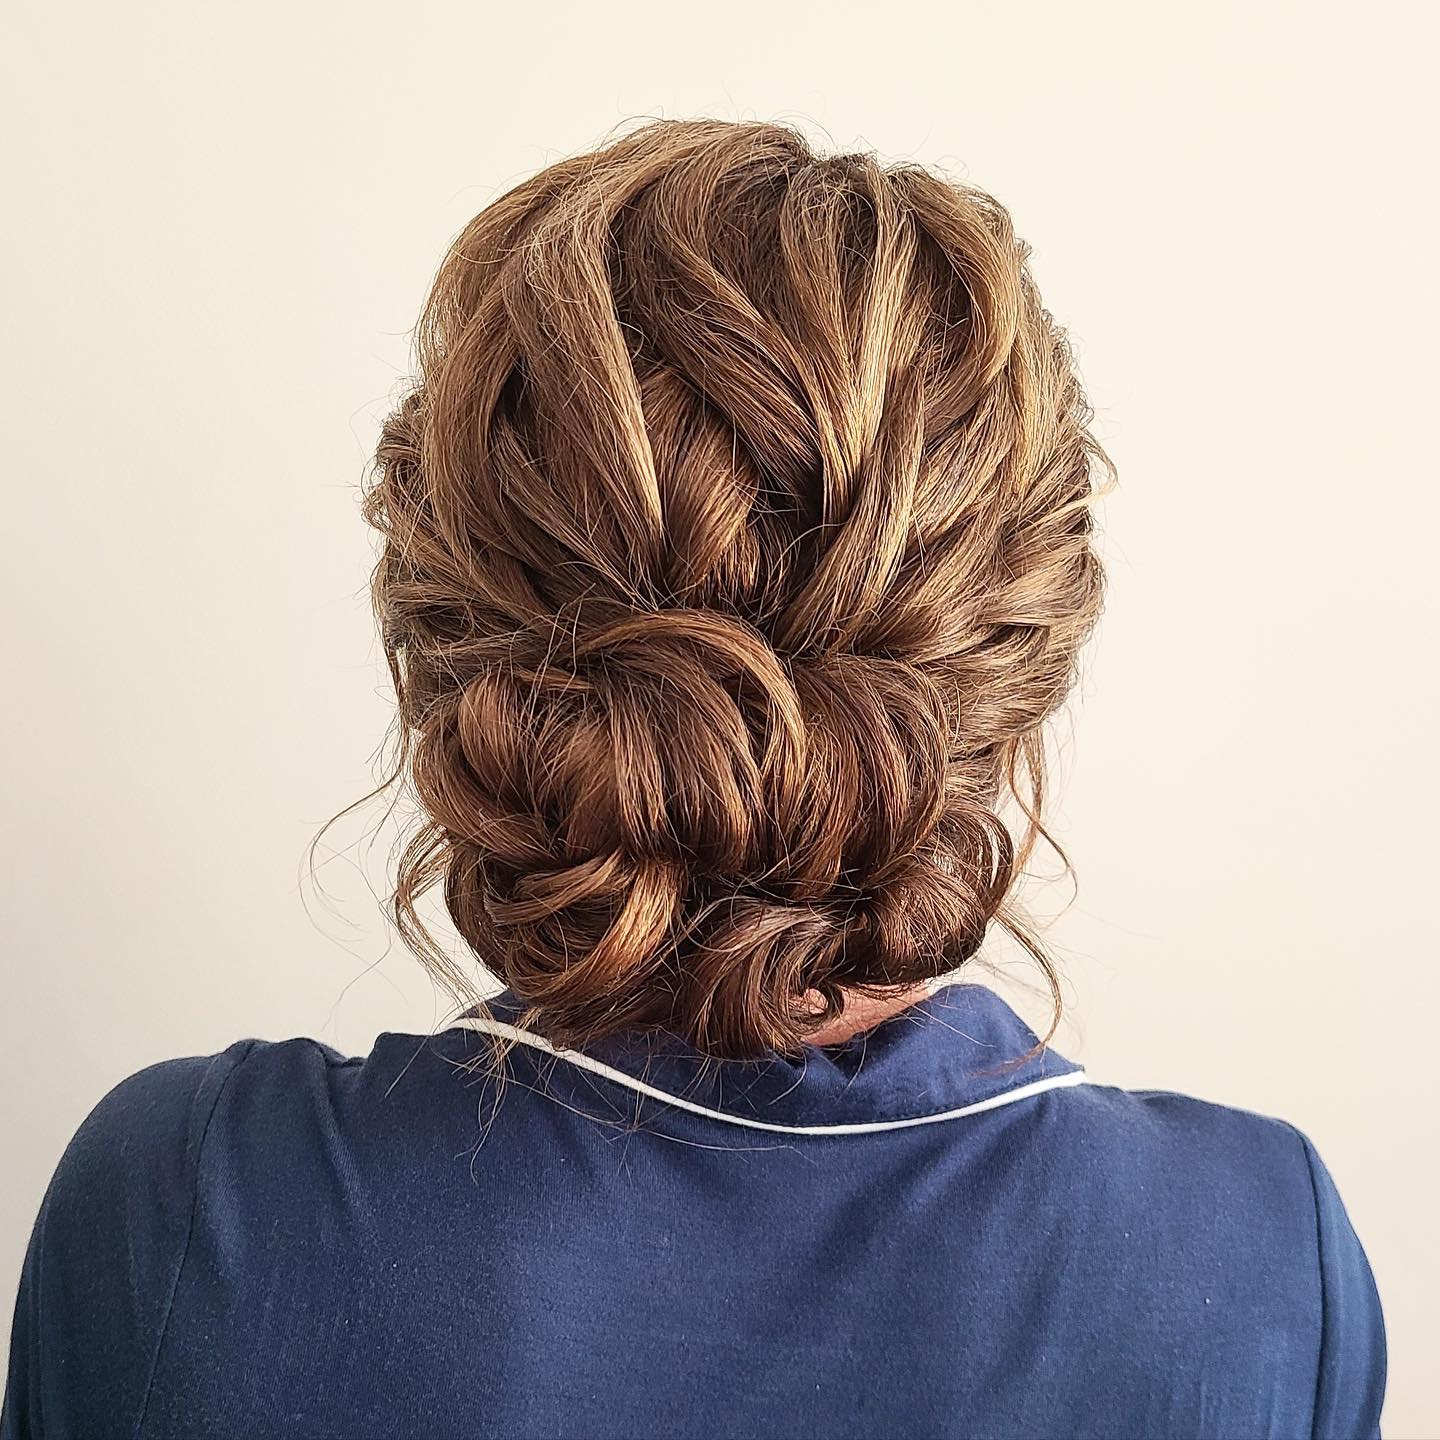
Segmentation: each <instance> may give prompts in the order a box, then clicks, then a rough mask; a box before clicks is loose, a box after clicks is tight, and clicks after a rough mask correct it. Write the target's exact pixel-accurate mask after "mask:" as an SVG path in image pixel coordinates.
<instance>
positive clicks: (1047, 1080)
mask: <svg viewBox="0 0 1440 1440" xmlns="http://www.w3.org/2000/svg"><path fill="white" fill-rule="evenodd" d="M486 1003H487V1009H488V1012H489V1013H488V1014H477V1013H474V1012H472V1013H470V1014H468V1015H465V1016H462V1017H461V1018H460V1019H459V1020H458V1021H456V1022H455V1023H454V1025H453V1026H452V1027H451V1028H453V1029H461V1030H471V1031H479V1032H481V1033H483V1034H488V1035H492V1036H496V1037H503V1038H504V1039H506V1040H509V1041H512V1042H514V1044H515V1046H516V1049H517V1050H521V1051H522V1053H524V1052H529V1054H530V1057H531V1058H532V1059H534V1060H536V1061H544V1062H545V1063H546V1064H547V1065H549V1067H550V1070H549V1074H550V1075H552V1076H553V1075H554V1072H555V1069H557V1068H560V1067H555V1066H554V1064H553V1061H548V1060H546V1057H557V1058H558V1059H559V1060H560V1061H563V1062H565V1063H564V1068H565V1069H567V1070H569V1071H570V1072H571V1074H570V1076H569V1078H570V1079H571V1080H573V1081H580V1080H584V1081H586V1082H587V1083H588V1085H589V1088H591V1089H592V1090H593V1089H595V1088H596V1087H597V1086H598V1087H599V1088H602V1089H606V1090H614V1091H618V1092H619V1094H620V1095H622V1096H623V1094H624V1092H625V1091H629V1092H631V1093H630V1097H629V1098H630V1099H632V1100H633V1099H637V1097H649V1099H650V1100H651V1101H659V1102H660V1103H661V1104H662V1105H669V1106H674V1107H676V1108H677V1109H680V1110H685V1111H689V1112H691V1113H697V1114H701V1115H704V1116H707V1117H708V1118H710V1119H712V1120H717V1121H722V1122H727V1123H729V1124H732V1125H739V1126H744V1127H747V1128H750V1129H754V1130H769V1131H779V1132H782V1133H792V1134H793V1133H799V1134H820V1135H826V1134H865V1133H869V1132H872V1131H877V1130H893V1129H900V1128H904V1127H908V1126H913V1125H926V1124H931V1123H934V1122H937V1121H944V1120H953V1119H958V1118H960V1117H962V1116H965V1115H970V1114H975V1113H978V1112H980V1111H984V1110H991V1109H994V1108H996V1107H997V1106H1000V1105H1007V1104H1011V1103H1013V1102H1015V1101H1020V1100H1025V1099H1027V1098H1029V1097H1030V1096H1032V1095H1035V1094H1038V1093H1041V1092H1043V1091H1046V1090H1051V1089H1055V1088H1057V1087H1061V1086H1068V1085H1078V1084H1082V1083H1084V1081H1085V1079H1086V1075H1085V1071H1084V1069H1083V1067H1081V1066H1080V1065H1078V1064H1076V1063H1075V1062H1074V1061H1072V1060H1068V1059H1066V1058H1065V1057H1064V1056H1063V1055H1060V1054H1058V1053H1057V1052H1056V1051H1054V1050H1051V1049H1049V1048H1045V1049H1041V1050H1039V1051H1038V1052H1037V1053H1035V1054H1033V1055H1029V1058H1025V1057H1026V1055H1027V1052H1029V1051H1030V1050H1031V1049H1032V1048H1033V1047H1034V1046H1036V1045H1037V1044H1038V1037H1037V1036H1036V1034H1035V1032H1034V1031H1033V1030H1032V1029H1031V1028H1030V1027H1029V1026H1028V1025H1027V1024H1026V1023H1025V1022H1024V1021H1023V1020H1022V1019H1021V1018H1020V1017H1019V1016H1018V1015H1017V1014H1016V1013H1015V1011H1014V1010H1012V1009H1011V1007H1010V1006H1009V1005H1008V1004H1007V1003H1006V1002H1005V1001H1004V1000H1003V999H1002V998H1001V997H1000V996H999V995H998V994H996V993H995V992H994V991H993V990H990V989H988V988H986V987H985V986H983V985H976V984H970V983H961V982H956V983H951V984H947V985H944V986H942V987H941V988H939V989H937V990H935V991H932V992H931V994H930V995H928V996H927V997H926V998H925V999H924V1000H922V1001H920V1002H919V1003H918V1004H916V1005H912V1006H911V1007H910V1008H909V1009H908V1010H904V1011H901V1012H900V1013H899V1014H898V1015H893V1016H891V1017H890V1018H889V1019H887V1020H884V1021H882V1022H881V1023H880V1024H879V1025H877V1026H874V1027H873V1028H871V1029H869V1030H866V1031H863V1032H862V1033H861V1034H859V1035H855V1036H852V1037H851V1038H850V1039H848V1040H845V1041H842V1042H841V1043H840V1044H838V1045H827V1046H824V1047H820V1046H813V1045H812V1046H807V1047H806V1049H805V1053H804V1055H803V1056H801V1057H798V1058H794V1059H792V1058H790V1057H788V1056H784V1055H779V1054H772V1055H769V1056H765V1057H762V1058H760V1059H757V1060H714V1059H707V1057H706V1056H704V1055H703V1054H701V1053H700V1052H699V1051H697V1050H695V1049H693V1048H692V1047H691V1046H690V1045H688V1044H687V1043H685V1042H684V1041H681V1040H680V1039H678V1038H677V1037H675V1036H671V1035H640V1034H627V1035H621V1036H616V1037H612V1038H610V1039H607V1040H606V1041H604V1042H602V1043H600V1044H597V1045H594V1046H591V1047H588V1048H587V1049H586V1050H584V1051H577V1050H566V1049H561V1048H559V1047H556V1046H554V1045H552V1044H551V1043H550V1042H549V1041H548V1040H546V1039H545V1037H544V1036H543V1035H540V1034H538V1033H537V1032H535V1031H533V1030H525V1029H521V1028H520V1027H519V1025H518V1024H517V1023H516V1022H517V1021H518V1019H519V1016H520V1014H521V1012H522V1011H523V1010H524V1008H525V1006H524V1003H523V1002H522V1001H520V1000H519V999H517V998H516V996H515V995H514V993H513V992H512V991H509V990H504V991H501V993H500V994H499V995H497V996H493V997H492V998H491V999H490V1000H489V1001H487V1002H486ZM512 1053H513V1052H512ZM611 1098H612V1099H613V1098H615V1097H614V1096H611Z"/></svg>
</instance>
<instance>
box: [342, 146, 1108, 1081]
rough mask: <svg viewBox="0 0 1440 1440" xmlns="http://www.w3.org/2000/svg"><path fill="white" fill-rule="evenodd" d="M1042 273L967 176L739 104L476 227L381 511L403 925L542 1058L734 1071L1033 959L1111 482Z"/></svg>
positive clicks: (425, 340) (409, 405)
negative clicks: (614, 1036)
mask: <svg viewBox="0 0 1440 1440" xmlns="http://www.w3.org/2000/svg"><path fill="white" fill-rule="evenodd" d="M1025 256H1026V250H1025V247H1024V246H1023V245H1022V244H1021V243H1020V242H1018V241H1017V240H1016V238H1015V236H1014V234H1013V232H1012V229H1011V224H1010V220H1009V217H1008V216H1007V214H1006V212H1005V211H1004V210H1003V209H1002V208H1001V207H1000V206H999V205H998V204H996V203H995V201H993V200H992V199H990V198H989V197H988V196H986V195H984V194H982V193H980V192H978V191H976V190H973V189H969V188H965V187H961V186H957V185H955V184H953V183H950V182H947V181H944V180H942V179H940V178H937V177H936V176H934V175H932V174H930V173H928V172H927V171H925V170H922V169H920V168H918V167H914V166H898V167H888V168H887V167H883V166H881V165H880V164H879V163H878V162H877V161H876V160H874V159H873V158H871V157H870V156H867V155H842V156H834V157H822V156H819V155H817V154H816V153H814V152H813V151H812V150H811V149H810V147H809V146H808V145H807V143H806V142H805V141H804V139H802V138H801V137H800V136H799V135H798V134H796V133H795V132H793V131H791V130H790V129H788V128H786V127H782V126H776V125H769V124H731V123H725V122H719V121H689V122H685V121H681V122H661V123H657V124H650V125H647V126H645V127H644V128H641V129H638V130H635V131H633V132H632V133H630V134H629V135H627V136H625V137H624V138H622V139H621V140H619V141H618V142H617V143H614V144H612V145H610V146H609V147H608V148H606V149H604V150H601V151H599V152H597V153H593V154H588V155H584V156H581V157H579V158H575V159H570V160H565V161H562V162H560V163H558V164H555V165H552V166H550V167H549V168H547V169H545V170H543V171H542V172H541V173H539V174H538V175H536V176H534V177H533V178H532V179H530V180H528V181H526V182H525V183H523V184H521V185H519V186H518V187H517V188H515V189H513V190H511V191H510V192H509V193H507V194H505V195H503V196H502V197H501V198H500V199H498V200H497V201H495V202H494V203H493V204H491V205H490V206H488V207H487V208H486V209H485V210H484V211H483V212H482V213H481V214H480V215H478V216H477V217H476V218H475V219H474V220H473V221H472V222H471V223H470V224H469V225H468V226H467V227H466V228H465V230H464V232H463V233H462V234H461V235H460V236H459V238H458V239H457V240H456V241H455V243H454V245H453V246H452V248H451V249H450V251H449V254H448V255H447V257H446V259H445V261H444V263H443V265H442V267H441V269H440V272H439V275H438V277H437V279H436V282H435V286H434V290H433V292H432V294H431V296H430V298H429V301H428V303H427V305H426V307H425V311H424V313H423V316H422V318H421V322H420V325H419V328H418V331H417V356H418V363H419V375H418V378H417V381H416V383H415V385H414V387H413V388H412V389H411V390H410V392H409V393H408V394H407V396H406V397H405V399H404V400H403V401H402V402H401V403H400V405H399V407H398V409H397V410H396V411H395V413H394V414H393V415H392V416H391V418H390V419H389V421H388V423H387V424H386V425H385V428H384V433H383V436H382V439H381V442H380V445H379V450H378V455H377V465H376V468H375V472H374V476H373V478H372V481H371V483H370V484H369V485H368V487H367V490H366V496H365V513H366V518H367V520H368V521H369V522H370V523H371V524H372V525H374V526H375V527H376V528H377V529H378V530H379V532H380V533H381V535H382V536H383V550H382V553H381V556H380V559H379V562H378V564H377V566H376V569H375V573H374V584H373V599H374V603H375V607H376V611H377V614H378V617H379V619H380V622H381V626H382V630H383V635H384V639H385V644H386V651H387V655H388V657H389V661H390V668H391V673H392V676H393V678H394V683H395V688H396V692H397V696H398V701H399V715H398V723H399V726H400V728H401V733H402V741H403V744H402V750H403V753H402V756H401V760H400V762H399V766H398V767H397V774H403V775H405V776H406V777H407V778H408V780H409V782H410V783H411V784H413V788H414V792H415V795H416V797H417V798H418V801H419V803H420V805H421V806H422V807H423V811H424V822H423V825H422V827H421V829H420V830H419V831H418V832H417V833H416V834H415V835H414V836H413V837H412V839H411V840H410V843H409V845H408V846H407V848H406V850H405V852H404V855H403V857H402V859H401V864H400V874H399V878H398V883H397V885H396V889H395V893H394V897H393V906H394V913H395V916H396V919H397V921H398V923H399V925H400V928H401V931H402V933H403V934H404V935H405V937H406V939H407V941H408V942H409V943H411V944H412V946H413V947H414V948H415V949H416V950H417V951H418V952H419V953H421V954H422V955H425V956H426V957H427V958H429V959H431V960H432V962H433V963H434V965H435V967H436V968H437V969H438V970H439V971H440V972H441V973H442V974H444V975H446V978H449V979H451V980H452V981H453V980H454V979H455V978H456V977H455V976H454V974H453V973H450V972H451V971H452V970H453V967H449V966H448V962H445V961H444V959H443V956H441V955H440V952H439V951H438V947H435V946H433V944H431V942H430V940H429V937H428V936H427V935H426V932H425V929H424V926H423V925H422V924H421V922H420V920H419V917H418V915H417V912H416V903H415V902H416V900H417V898H418V897H419V896H420V895H421V894H422V893H423V892H425V891H427V890H428V889H430V888H431V887H432V886H434V885H440V886H443V893H444V897H445V901H446V905H447V908H448V911H449V914H450V915H451V917H452V918H453V920H454V923H455V925H456V927H457V928H458V930H459V932H460V934H461V935H462V936H463V937H464V939H465V941H466V942H467V943H468V945H469V946H470V947H471V948H472V949H473V950H474V952H475V954H476V956H477V957H478V958H479V960H480V961H481V962H483V964H484V965H485V966H486V967H487V968H488V969H489V970H490V971H491V972H493V973H494V974H495V975H496V976H498V977H499V978H500V979H501V980H503V981H504V982H505V983H506V984H507V985H509V986H510V987H511V988H513V989H514V990H515V991H516V992H517V994H518V995H519V996H520V997H521V998H522V999H523V1000H524V1001H526V1002H528V1003H529V1005H530V1006H531V1007H532V1010H531V1016H532V1019H533V1020H534V1022H535V1023H537V1024H538V1025H539V1026H540V1028H542V1029H543V1030H544V1031H545V1033H546V1034H547V1035H548V1036H549V1037H550V1038H551V1039H552V1040H554V1041H555V1043H557V1044H564V1045H584V1044H587V1043H590V1042H593V1041H595V1040H598V1039H601V1038H604V1037H605V1036H607V1035H609V1034H611V1033H614V1032H616V1031H619V1030H623V1029H631V1028H640V1029H650V1030H667V1031H671V1032H674V1033H677V1034H679V1035H681V1036H683V1037H684V1038H686V1039H688V1040H689V1041H691V1042H692V1043H693V1044H695V1045H697V1046H698V1047H700V1048H701V1049H703V1050H705V1051H706V1052H707V1053H710V1054H714V1055H717V1056H725V1057H739V1056H749V1055H755V1054H757V1053H761V1052H763V1051H766V1050H771V1049H778V1050H784V1051H789V1052H794V1051H795V1050H796V1049H797V1048H798V1047H799V1046H800V1045H801V1044H802V1043H803V1042H804V1040H805V1037H806V1035H807V1034H809V1033H811V1032H812V1031H813V1030H814V1029H815V1028H816V1027H817V1026H818V1025H819V1024H821V1023H822V1022H823V1021H825V1020H826V1019H828V1018H830V1017H831V1016H832V1015H833V1014H834V1013H835V1012H836V1011H837V1009H838V1008H839V1007H840V1006H841V1005H842V1004H843V999H844V995H845V993H846V992H847V991H862V992H865V991H868V992H883V991H885V990H887V989H888V988H889V987H894V986H903V985H913V984H916V983H918V982H922V981H925V980H928V979H932V978H934V977H936V976H939V975H942V974H945V973H947V972H949V971H951V970H953V969H954V968H955V967H956V966H958V965H960V964H961V963H962V962H964V961H965V960H966V959H968V958H969V957H970V956H971V955H972V954H973V953H974V952H975V951H976V949H977V948H978V947H979V945H980V943H981V941H982V939H983V938H984V936H985V933H986V930H987V927H988V926H989V924H990V922H991V921H992V920H996V919H998V920H999V921H1000V923H1002V924H1005V925H1007V926H1008V927H1009V928H1011V929H1012V931H1013V932H1014V933H1017V934H1019V935H1021V936H1022V938H1023V936H1024V933H1025V932H1024V927H1023V925H1021V924H1020V923H1019V922H1018V920H1017V919H1016V918H1015V917H1013V916H1011V915H1010V914H1009V913H1008V910H1007V906H1006V897H1007V893H1008V891H1009V890H1010V887H1011V885H1012V882H1013V881H1014V879H1015V878H1016V875H1017V874H1018V871H1019V869H1020V868H1021V867H1022V866H1023V864H1024V860H1025V857H1026V855H1027V854H1028V852H1029V849H1030V847H1031V845H1032V844H1033V842H1034V839H1035V837H1036V835H1037V834H1043V830H1041V829H1040V828H1039V827H1040V821H1039V808H1040V800H1041V794H1042V791H1043V778H1042V777H1043V747H1042V744H1041V728H1042V726H1043V724H1044V721H1045V720H1046V717H1047V716H1048V715H1050V714H1051V712H1052V711H1053V710H1054V709H1055V707H1056V706H1057V705H1058V704H1059V702H1060V701H1061V700H1062V698H1063V697H1064V695H1065V694H1066V692H1067V690H1068V689H1069V687H1070V684H1071V682H1072V679H1073V676H1074V673H1075V661H1076V653H1077V651H1078V649H1079V648H1080V646H1081V644H1082V642H1083V641H1084V639H1085V637H1086V635H1087V633H1088V632H1089V630H1090V629H1091V627H1092V625H1093V624H1094V621H1095V619H1096V618H1097V615H1098V613H1099V610H1100V605H1101V595H1102V577H1101V571H1100V567H1099V564H1098V562H1097V559H1096V556H1095V554H1094V552H1093V549H1092V545H1091V530H1092V518H1091V511H1092V503H1093V499H1094V495H1095V489H1094V486H1093V472H1094V471H1095V470H1096V469H1097V468H1104V467H1105V463H1106V462H1105V460H1104V456H1103V454H1102V453H1101V452H1100V450H1099V448H1098V446H1097V445H1096V444H1095V442H1094V441H1093V439H1092V438H1091V435H1090V434H1089V431H1088V429H1087V426H1088V422H1089V418H1090V417H1089V412H1088V409H1087V407H1086V404H1085V400H1084V397H1083V395H1082V392H1081V390H1080V387H1079V385H1078V383H1077V380H1076V376H1075V374H1074V371H1073V368H1072V364H1071V359H1070V355H1069V353H1068V350H1067V347H1066V344H1065V341H1064V338H1063V335H1062V334H1061V332H1060V331H1059V330H1058V329H1057V328H1056V326H1055V325H1054V323H1053V322H1052V320H1051V318H1050V316H1049V315H1048V314H1047V313H1046V311H1045V310H1044V309H1042V307H1041V304H1040V300H1039V298H1038V297H1037V295H1036V292H1035V290H1034V287H1033V285H1032V283H1031V280H1030V277H1029V275H1028V272H1027V269H1026V264H1025ZM1022 773H1028V775H1029V780H1030V783H1029V786H1028V789H1029V799H1028V800H1027V799H1025V798H1021V800H1020V804H1021V807H1022V809H1023V810H1024V812H1025V814H1026V816H1027V819H1028V821H1029V826H1028V829H1027V832H1026V835H1025V837H1024V839H1023V841H1021V842H1017V841H1016V840H1014V839H1013V838H1012V836H1011V834H1010V832H1009V830H1008V828H1007V826H1006V824H1005V823H1004V822H1003V821H1002V820H1001V818H1000V816H999V814H998V810H997V807H998V805H999V803H1000V799H1001V796H1002V793H1003V792H1004V791H1005V790H1006V788H1007V787H1008V788H1009V789H1010V790H1011V791H1013V792H1014V793H1015V794H1016V795H1017V796H1018V795H1019V789H1018V778H1019V777H1020V776H1021V774H1022ZM1029 943H1030V948H1031V949H1032V953H1034V954H1036V957H1037V958H1038V959H1040V960H1041V963H1042V965H1046V962H1045V961H1044V958H1043V951H1042V950H1041V949H1040V948H1039V946H1038V943H1035V942H1033V941H1032V942H1029ZM1046 969H1047V975H1050V978H1051V984H1052V990H1053V989H1054V977H1053V973H1052V972H1050V970H1049V968H1048V965H1047V966H1046Z"/></svg>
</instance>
